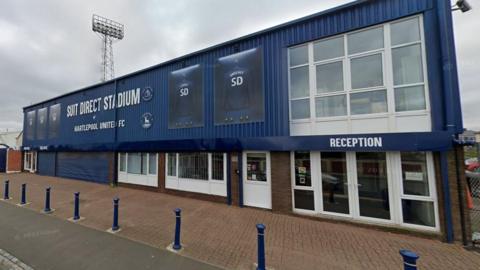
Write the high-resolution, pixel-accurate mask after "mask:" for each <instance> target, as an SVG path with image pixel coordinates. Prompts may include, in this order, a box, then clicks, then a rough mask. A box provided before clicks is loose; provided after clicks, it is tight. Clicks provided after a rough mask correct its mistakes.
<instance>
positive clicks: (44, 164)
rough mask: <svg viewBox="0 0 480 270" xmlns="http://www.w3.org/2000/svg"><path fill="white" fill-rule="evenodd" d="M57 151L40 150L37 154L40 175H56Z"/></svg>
mask: <svg viewBox="0 0 480 270" xmlns="http://www.w3.org/2000/svg"><path fill="white" fill-rule="evenodd" d="M55 166H56V153H55V152H39V153H38V156H37V170H38V174H40V175H48V176H55Z"/></svg>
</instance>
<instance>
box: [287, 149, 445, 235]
mask: <svg viewBox="0 0 480 270" xmlns="http://www.w3.org/2000/svg"><path fill="white" fill-rule="evenodd" d="M294 153H295V151H291V152H290V168H291V187H292V190H291V194H292V211H293V212H294V213H298V214H303V215H311V216H320V217H325V218H333V219H340V220H350V221H354V222H361V223H367V224H375V225H383V226H388V227H402V228H408V229H413V230H418V231H428V232H433V233H439V232H440V221H439V213H438V199H437V191H436V185H435V184H436V181H435V168H434V162H433V154H432V153H431V152H425V153H426V158H427V174H428V181H429V182H428V186H429V194H430V196H415V195H405V194H404V193H403V181H402V166H401V156H400V152H398V151H397V152H386V162H387V181H388V182H387V183H388V196H389V206H390V219H389V220H386V219H379V218H372V217H364V216H360V209H359V207H360V205H359V197H358V188H357V185H358V177H357V160H356V152H346V156H345V158H346V162H347V179H348V194H349V210H350V211H349V214H343V213H335V212H328V211H324V210H323V197H322V196H323V192H322V175H321V173H322V170H321V152H320V151H310V166H311V175H312V187H311V189H310V188H309V187H307V188H305V187H303V186H296V184H295V157H294ZM294 189H302V190H313V191H314V200H315V210H314V211H310V210H305V209H296V208H295V204H294V201H295V197H294V196H295V194H294ZM402 199H409V200H418V201H429V202H433V205H434V215H435V227H430V226H423V225H417V224H411V223H405V222H403V209H402V203H401V202H402Z"/></svg>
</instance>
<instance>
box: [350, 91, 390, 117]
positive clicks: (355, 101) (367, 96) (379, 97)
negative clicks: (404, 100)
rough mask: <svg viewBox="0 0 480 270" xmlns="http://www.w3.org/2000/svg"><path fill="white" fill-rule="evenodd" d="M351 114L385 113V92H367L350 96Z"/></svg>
mask: <svg viewBox="0 0 480 270" xmlns="http://www.w3.org/2000/svg"><path fill="white" fill-rule="evenodd" d="M350 106H351V113H352V114H367V113H383V112H387V91H385V90H380V91H368V92H361V93H354V94H351V96H350Z"/></svg>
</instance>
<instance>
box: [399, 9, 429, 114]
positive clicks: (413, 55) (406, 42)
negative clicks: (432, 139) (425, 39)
mask: <svg viewBox="0 0 480 270" xmlns="http://www.w3.org/2000/svg"><path fill="white" fill-rule="evenodd" d="M390 39H391V44H392V65H393V85H394V92H395V111H397V112H403V111H417V110H425V109H426V107H427V105H426V94H425V82H424V72H423V70H424V63H423V56H422V50H423V49H422V40H421V32H420V21H419V18H418V17H415V18H411V19H407V20H403V21H400V22H396V23H393V24H392V25H391V36H390Z"/></svg>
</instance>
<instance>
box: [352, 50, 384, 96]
mask: <svg viewBox="0 0 480 270" xmlns="http://www.w3.org/2000/svg"><path fill="white" fill-rule="evenodd" d="M351 75H352V89H361V88H369V87H375V86H382V85H383V68H382V55H381V54H374V55H369V56H363V57H357V58H353V59H352V60H351Z"/></svg>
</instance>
